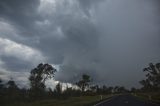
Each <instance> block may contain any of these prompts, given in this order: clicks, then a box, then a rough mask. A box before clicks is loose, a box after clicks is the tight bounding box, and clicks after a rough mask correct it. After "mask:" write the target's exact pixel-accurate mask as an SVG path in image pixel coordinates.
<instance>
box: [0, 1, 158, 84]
mask: <svg viewBox="0 0 160 106" xmlns="http://www.w3.org/2000/svg"><path fill="white" fill-rule="evenodd" d="M41 62H44V63H45V62H46V63H50V64H52V65H54V66H55V67H56V68H58V72H57V73H56V75H55V80H57V81H61V82H75V81H77V80H78V78H79V77H80V76H81V75H82V74H84V73H85V74H89V75H90V76H91V77H92V79H93V82H94V83H98V84H106V85H108V86H110V85H122V86H125V87H132V86H135V87H139V83H138V81H140V80H142V79H144V74H145V73H143V72H142V69H143V68H144V67H146V66H147V65H148V63H150V62H153V63H156V62H160V2H159V0H0V78H1V79H4V80H8V79H9V78H13V79H14V80H16V81H17V82H18V83H19V84H22V85H26V84H27V77H28V75H29V72H30V70H31V69H33V68H34V67H36V66H37V65H38V64H39V63H41Z"/></svg>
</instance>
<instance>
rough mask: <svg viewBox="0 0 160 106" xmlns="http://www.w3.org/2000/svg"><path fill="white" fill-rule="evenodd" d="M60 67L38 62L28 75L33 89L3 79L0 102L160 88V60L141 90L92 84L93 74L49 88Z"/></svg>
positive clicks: (155, 89) (149, 73)
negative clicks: (68, 83) (57, 68)
mask: <svg viewBox="0 0 160 106" xmlns="http://www.w3.org/2000/svg"><path fill="white" fill-rule="evenodd" d="M56 72H57V70H56V69H55V68H54V67H52V65H50V64H43V63H41V64H39V65H38V66H37V67H36V68H34V69H32V70H31V72H30V76H29V78H28V79H29V82H30V88H29V89H26V88H19V87H18V86H17V84H16V83H15V81H14V80H13V79H10V80H9V81H8V82H7V83H4V82H3V81H2V79H1V80H0V103H1V104H3V103H4V104H5V103H6V102H8V101H9V102H17V101H18V102H19V101H21V102H29V101H36V100H41V99H52V98H54V99H67V98H69V97H73V96H85V95H89V96H93V95H108V94H119V93H136V92H151V91H159V90H160V63H157V64H155V65H154V64H152V63H150V64H149V66H148V67H147V68H144V72H146V79H144V80H142V81H140V84H141V85H142V87H141V88H140V89H136V88H132V89H131V90H127V89H126V88H125V87H123V86H115V87H111V86H110V87H108V86H106V85H102V86H100V85H93V84H91V77H90V76H89V75H87V74H83V75H82V76H81V79H79V81H77V82H76V83H73V84H72V85H73V86H76V87H73V86H72V87H68V86H66V88H65V89H62V87H63V84H62V83H60V82H59V83H58V84H57V85H56V87H55V88H54V90H52V89H51V88H47V87H46V84H45V83H46V80H48V79H51V78H54V76H55V73H56Z"/></svg>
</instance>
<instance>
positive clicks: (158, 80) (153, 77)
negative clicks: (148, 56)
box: [140, 63, 160, 90]
mask: <svg viewBox="0 0 160 106" xmlns="http://www.w3.org/2000/svg"><path fill="white" fill-rule="evenodd" d="M143 71H144V72H147V74H146V79H145V80H142V81H140V83H141V84H142V85H143V88H146V89H152V90H153V89H159V88H160V63H157V64H153V63H150V64H149V66H148V67H147V68H144V69H143Z"/></svg>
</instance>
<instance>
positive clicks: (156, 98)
mask: <svg viewBox="0 0 160 106" xmlns="http://www.w3.org/2000/svg"><path fill="white" fill-rule="evenodd" d="M133 95H134V96H136V97H138V98H140V99H143V100H146V101H152V102H156V103H160V93H158V92H148V93H136V94H133Z"/></svg>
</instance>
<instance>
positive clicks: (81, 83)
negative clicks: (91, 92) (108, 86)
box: [76, 74, 91, 92]
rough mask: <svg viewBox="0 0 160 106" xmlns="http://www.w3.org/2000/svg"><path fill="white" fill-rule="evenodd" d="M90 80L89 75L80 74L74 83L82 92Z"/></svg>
mask: <svg viewBox="0 0 160 106" xmlns="http://www.w3.org/2000/svg"><path fill="white" fill-rule="evenodd" d="M90 81H91V79H90V76H89V75H87V74H83V75H82V79H81V80H80V81H78V82H77V83H76V85H77V86H78V87H79V88H80V89H81V91H82V92H84V91H85V90H86V88H87V87H88V86H89V82H90Z"/></svg>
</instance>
